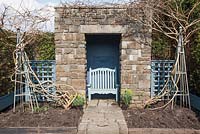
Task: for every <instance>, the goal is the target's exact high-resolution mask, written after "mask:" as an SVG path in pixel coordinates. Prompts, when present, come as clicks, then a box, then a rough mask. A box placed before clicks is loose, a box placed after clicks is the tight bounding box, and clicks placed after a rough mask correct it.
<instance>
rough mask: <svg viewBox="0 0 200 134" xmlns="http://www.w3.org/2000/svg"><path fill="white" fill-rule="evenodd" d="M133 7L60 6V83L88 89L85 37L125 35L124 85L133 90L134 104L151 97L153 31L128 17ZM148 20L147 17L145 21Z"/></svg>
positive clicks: (57, 36) (57, 38)
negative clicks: (90, 35) (97, 34)
mask: <svg viewBox="0 0 200 134" xmlns="http://www.w3.org/2000/svg"><path fill="white" fill-rule="evenodd" d="M130 10H138V11H137V13H138V14H139V15H140V16H141V17H144V16H145V15H144V12H143V11H141V9H138V8H135V7H132V8H128V9H127V8H125V7H123V6H121V7H73V6H72V7H67V6H63V7H56V8H55V12H56V14H55V44H56V77H57V83H59V84H60V83H64V84H69V85H72V86H73V87H75V88H76V89H77V90H79V91H81V92H85V89H86V70H87V58H86V41H85V34H88V33H90V34H94V33H95V34H96V33H101V34H108V33H109V34H113V33H117V34H121V43H120V52H119V53H120V66H121V69H120V74H121V76H120V81H121V82H120V85H121V89H126V88H127V89H132V90H133V93H134V98H133V102H134V104H141V103H143V102H144V101H145V100H146V99H148V98H149V97H150V63H151V47H150V44H151V29H150V28H148V27H146V26H144V25H142V24H141V23H139V22H138V21H136V20H131V18H130V17H129V16H127V11H130ZM144 19H147V18H144Z"/></svg>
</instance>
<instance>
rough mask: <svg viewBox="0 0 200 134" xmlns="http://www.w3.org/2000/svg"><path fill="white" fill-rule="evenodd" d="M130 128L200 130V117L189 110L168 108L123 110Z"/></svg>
mask: <svg viewBox="0 0 200 134" xmlns="http://www.w3.org/2000/svg"><path fill="white" fill-rule="evenodd" d="M123 114H124V116H125V119H126V122H127V125H128V128H193V129H200V116H199V114H197V113H195V112H193V111H192V110H190V109H187V108H175V109H174V110H171V109H170V107H167V108H165V109H162V110H150V109H133V108H132V109H131V108H129V109H127V110H123Z"/></svg>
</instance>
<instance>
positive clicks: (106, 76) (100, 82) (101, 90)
mask: <svg viewBox="0 0 200 134" xmlns="http://www.w3.org/2000/svg"><path fill="white" fill-rule="evenodd" d="M88 75H89V76H88V84H87V89H88V100H89V101H90V100H91V96H92V94H114V95H115V96H116V101H118V90H119V86H118V84H117V71H116V69H109V68H97V69H91V68H90V69H89V72H88Z"/></svg>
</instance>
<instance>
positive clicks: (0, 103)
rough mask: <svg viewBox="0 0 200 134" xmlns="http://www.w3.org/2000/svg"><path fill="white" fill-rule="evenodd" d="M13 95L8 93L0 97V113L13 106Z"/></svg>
mask: <svg viewBox="0 0 200 134" xmlns="http://www.w3.org/2000/svg"><path fill="white" fill-rule="evenodd" d="M13 99H14V93H13V92H12V93H9V94H7V95H4V96H1V97H0V111H2V110H4V109H6V108H7V107H9V106H10V105H12V104H13Z"/></svg>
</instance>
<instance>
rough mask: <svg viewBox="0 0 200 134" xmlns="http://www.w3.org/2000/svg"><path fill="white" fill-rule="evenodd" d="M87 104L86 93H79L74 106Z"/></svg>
mask: <svg viewBox="0 0 200 134" xmlns="http://www.w3.org/2000/svg"><path fill="white" fill-rule="evenodd" d="M84 104H85V97H84V95H81V94H78V95H77V96H76V98H75V99H74V101H73V102H72V107H83V106H84Z"/></svg>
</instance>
